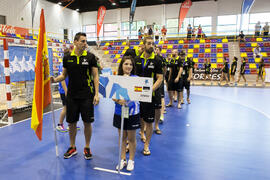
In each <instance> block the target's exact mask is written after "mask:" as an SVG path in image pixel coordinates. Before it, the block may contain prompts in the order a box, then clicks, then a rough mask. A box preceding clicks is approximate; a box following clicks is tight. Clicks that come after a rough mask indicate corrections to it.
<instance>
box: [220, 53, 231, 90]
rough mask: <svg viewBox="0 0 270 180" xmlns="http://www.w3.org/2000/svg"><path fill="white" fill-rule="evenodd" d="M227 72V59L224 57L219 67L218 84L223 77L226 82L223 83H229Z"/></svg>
mask: <svg viewBox="0 0 270 180" xmlns="http://www.w3.org/2000/svg"><path fill="white" fill-rule="evenodd" d="M228 73H229V64H228V61H227V59H226V57H224V61H223V66H222V68H221V76H220V81H219V83H218V84H219V85H220V84H221V82H222V81H223V79H224V78H225V80H226V84H225V85H228V83H229V80H228Z"/></svg>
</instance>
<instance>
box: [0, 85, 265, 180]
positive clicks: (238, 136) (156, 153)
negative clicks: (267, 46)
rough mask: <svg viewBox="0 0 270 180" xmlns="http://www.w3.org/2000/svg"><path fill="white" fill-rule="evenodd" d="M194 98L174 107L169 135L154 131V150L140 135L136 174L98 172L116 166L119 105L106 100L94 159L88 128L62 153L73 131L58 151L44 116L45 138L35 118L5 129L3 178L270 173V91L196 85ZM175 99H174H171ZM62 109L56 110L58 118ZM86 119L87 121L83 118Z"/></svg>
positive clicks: (223, 179)
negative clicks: (87, 151) (72, 152)
mask: <svg viewBox="0 0 270 180" xmlns="http://www.w3.org/2000/svg"><path fill="white" fill-rule="evenodd" d="M191 88H192V89H191V93H192V94H191V104H190V105H187V104H184V105H183V109H180V110H179V109H177V108H176V107H173V108H167V114H165V122H164V124H163V125H160V128H161V130H162V132H163V134H162V135H155V134H154V135H153V136H152V140H151V146H150V150H151V156H148V157H145V156H143V155H142V154H141V151H142V148H143V144H142V142H141V141H140V136H139V134H138V133H137V150H136V155H135V169H134V171H133V172H132V174H131V176H127V175H118V174H113V173H109V172H103V171H97V170H94V169H93V168H94V167H100V168H106V169H112V170H114V169H115V166H116V164H117V160H118V144H117V142H118V133H117V130H116V129H115V128H114V127H113V126H112V118H113V111H114V108H113V107H114V104H113V102H112V101H111V100H106V99H103V100H101V103H100V105H98V106H97V108H96V110H95V115H96V116H95V122H94V124H93V136H92V141H91V149H92V152H93V155H94V158H93V159H92V160H85V159H84V157H83V147H84V136H83V130H80V131H78V134H77V139H76V140H77V141H76V145H77V151H78V155H77V156H75V157H72V158H71V159H63V154H64V152H65V151H66V149H67V148H68V145H69V138H68V133H59V132H58V133H57V135H58V141H59V152H60V156H59V157H58V158H57V157H56V156H55V144H54V132H53V128H52V118H51V115H50V114H46V115H44V125H43V140H42V141H41V142H39V141H38V139H37V138H36V136H35V134H34V132H33V130H32V129H31V128H30V120H26V121H23V122H20V123H17V124H14V125H12V126H8V127H3V128H0V139H1V140H0V142H1V146H0V180H5V179H8V180H15V179H16V180H17V179H27V180H29V179H31V180H32V179H33V180H51V179H53V180H62V179H63V180H67V179H92V180H94V179H146V180H148V179H167V180H172V179H177V180H264V179H270V106H269V105H270V89H262V88H254V89H252V88H226V87H198V86H197V87H191ZM166 101H168V99H166ZM59 114H60V111H59V110H58V111H56V112H55V115H56V119H57V120H58V117H59ZM79 125H80V126H81V127H82V122H81V121H80V123H79Z"/></svg>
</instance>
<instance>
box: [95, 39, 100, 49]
mask: <svg viewBox="0 0 270 180" xmlns="http://www.w3.org/2000/svg"><path fill="white" fill-rule="evenodd" d="M100 43H101V41H100V40H99V37H97V41H96V44H97V49H99V48H100Z"/></svg>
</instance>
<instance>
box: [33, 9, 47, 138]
mask: <svg viewBox="0 0 270 180" xmlns="http://www.w3.org/2000/svg"><path fill="white" fill-rule="evenodd" d="M50 103H51V84H50V68H49V59H48V47H47V39H46V31H45V19H44V10H43V9H42V10H41V15H40V27H39V36H38V47H37V54H36V65H35V84H34V95H33V105H32V120H31V128H32V129H33V130H34V131H35V133H36V135H37V137H38V139H39V140H40V141H41V139H42V120H43V109H44V108H45V107H46V106H47V105H49V104H50Z"/></svg>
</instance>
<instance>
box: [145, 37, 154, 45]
mask: <svg viewBox="0 0 270 180" xmlns="http://www.w3.org/2000/svg"><path fill="white" fill-rule="evenodd" d="M147 40H153V38H152V37H150V36H148V37H145V38H144V39H143V44H144V45H145V44H146V41H147Z"/></svg>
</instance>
